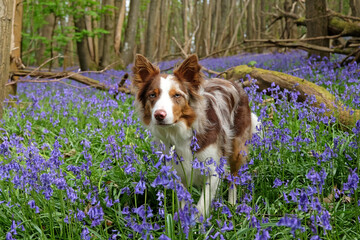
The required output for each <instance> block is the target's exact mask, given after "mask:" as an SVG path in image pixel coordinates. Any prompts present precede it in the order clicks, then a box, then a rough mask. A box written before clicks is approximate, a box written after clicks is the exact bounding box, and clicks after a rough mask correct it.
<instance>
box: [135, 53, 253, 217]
mask: <svg viewBox="0 0 360 240" xmlns="http://www.w3.org/2000/svg"><path fill="white" fill-rule="evenodd" d="M132 88H133V91H134V93H135V107H136V109H137V111H138V113H139V117H140V119H141V121H142V122H143V124H144V125H146V127H147V128H148V129H149V130H150V132H151V133H152V135H153V136H154V137H155V138H156V139H158V140H161V141H162V142H163V143H164V144H165V146H166V147H167V148H171V147H172V146H175V150H176V153H177V155H178V156H181V157H182V158H183V161H182V162H181V164H178V163H177V164H176V163H174V162H172V166H173V168H174V169H175V170H176V171H177V174H178V176H179V177H180V178H181V182H182V184H183V185H184V186H187V187H189V186H188V185H189V183H190V181H191V179H192V184H193V185H204V177H205V180H206V184H205V185H204V186H203V188H202V193H201V195H200V200H199V202H198V203H197V206H196V207H197V209H198V211H199V215H202V216H203V217H205V216H207V215H208V213H209V208H210V205H211V203H212V201H213V199H214V197H215V194H216V190H217V188H218V186H219V183H220V179H219V177H218V176H217V173H216V171H215V170H216V167H215V166H209V168H210V174H208V175H207V176H203V175H202V174H201V173H200V170H197V169H193V165H192V162H193V159H194V156H193V151H192V150H191V148H190V144H191V141H192V139H193V136H194V133H195V137H196V139H197V144H198V150H197V151H196V152H195V157H196V158H197V159H198V161H199V162H205V161H206V160H208V159H211V158H212V159H213V160H214V161H215V162H216V163H217V164H219V162H220V158H221V157H223V156H224V157H226V158H227V162H228V164H229V165H230V172H231V174H232V175H233V176H237V175H238V170H239V168H240V167H241V166H242V165H243V164H245V163H246V155H247V152H248V147H247V141H248V140H250V139H251V137H252V134H253V133H255V132H256V126H257V125H258V124H259V122H258V119H257V117H256V115H255V114H253V113H252V112H251V110H250V107H249V100H248V96H247V95H246V93H245V91H244V89H243V88H242V87H241V86H239V85H238V84H236V83H234V82H231V81H227V80H223V79H219V78H212V79H205V78H204V76H203V74H202V73H201V66H200V64H199V60H198V57H197V56H196V55H191V56H189V57H188V58H187V59H185V60H184V61H183V62H182V63H181V64H180V66H179V67H177V68H176V69H175V70H174V71H173V74H165V73H160V69H159V68H158V67H157V66H155V65H153V64H152V63H151V62H150V61H149V60H147V59H146V58H145V57H144V56H142V55H140V54H137V55H136V57H135V62H134V66H133V79H132ZM192 171H193V173H192ZM236 195H237V194H236V187H230V188H229V202H230V203H231V204H235V203H236Z"/></svg>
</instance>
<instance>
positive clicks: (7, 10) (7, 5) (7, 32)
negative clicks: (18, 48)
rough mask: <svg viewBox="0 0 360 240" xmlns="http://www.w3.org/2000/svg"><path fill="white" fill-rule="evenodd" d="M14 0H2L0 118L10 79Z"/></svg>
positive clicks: (0, 24)
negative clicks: (6, 87)
mask: <svg viewBox="0 0 360 240" xmlns="http://www.w3.org/2000/svg"><path fill="white" fill-rule="evenodd" d="M13 8H14V1H13V0H0V35H1V37H0V119H1V118H2V115H3V108H4V100H5V84H6V83H7V82H8V79H9V70H10V51H11V49H10V46H11V35H12V33H11V32H12V19H13V13H14V10H13Z"/></svg>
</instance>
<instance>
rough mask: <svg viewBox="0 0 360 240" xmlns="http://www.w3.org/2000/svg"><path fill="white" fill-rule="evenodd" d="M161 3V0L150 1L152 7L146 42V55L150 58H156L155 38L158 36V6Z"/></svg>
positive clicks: (151, 59)
mask: <svg viewBox="0 0 360 240" xmlns="http://www.w3.org/2000/svg"><path fill="white" fill-rule="evenodd" d="M159 4H160V0H152V1H150V9H149V15H148V21H147V27H146V37H145V39H146V44H145V56H146V57H147V58H148V59H149V60H150V61H153V60H154V57H155V56H154V53H155V38H156V36H155V35H156V34H155V33H156V31H155V30H156V29H155V26H156V21H157V18H158V15H159V14H158V13H159V11H158V6H159Z"/></svg>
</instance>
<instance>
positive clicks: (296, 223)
mask: <svg viewBox="0 0 360 240" xmlns="http://www.w3.org/2000/svg"><path fill="white" fill-rule="evenodd" d="M276 225H278V226H286V227H290V228H291V233H292V235H293V236H294V237H295V231H296V230H297V229H300V231H301V232H304V231H305V228H304V227H303V226H301V221H300V220H299V219H298V218H296V217H295V216H293V217H291V216H288V215H286V216H285V217H283V218H281V219H280V220H279V222H278V223H277V224H276Z"/></svg>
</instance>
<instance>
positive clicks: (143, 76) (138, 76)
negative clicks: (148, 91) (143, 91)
mask: <svg viewBox="0 0 360 240" xmlns="http://www.w3.org/2000/svg"><path fill="white" fill-rule="evenodd" d="M132 70H133V73H134V78H133V84H134V85H135V86H136V87H139V85H140V84H142V83H144V82H146V81H148V80H149V79H151V77H153V76H155V75H156V74H159V73H160V69H159V68H158V67H156V66H154V65H153V64H151V62H150V61H149V60H147V59H146V58H145V57H144V56H143V55H141V54H136V56H135V62H134V66H133V69H132Z"/></svg>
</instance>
